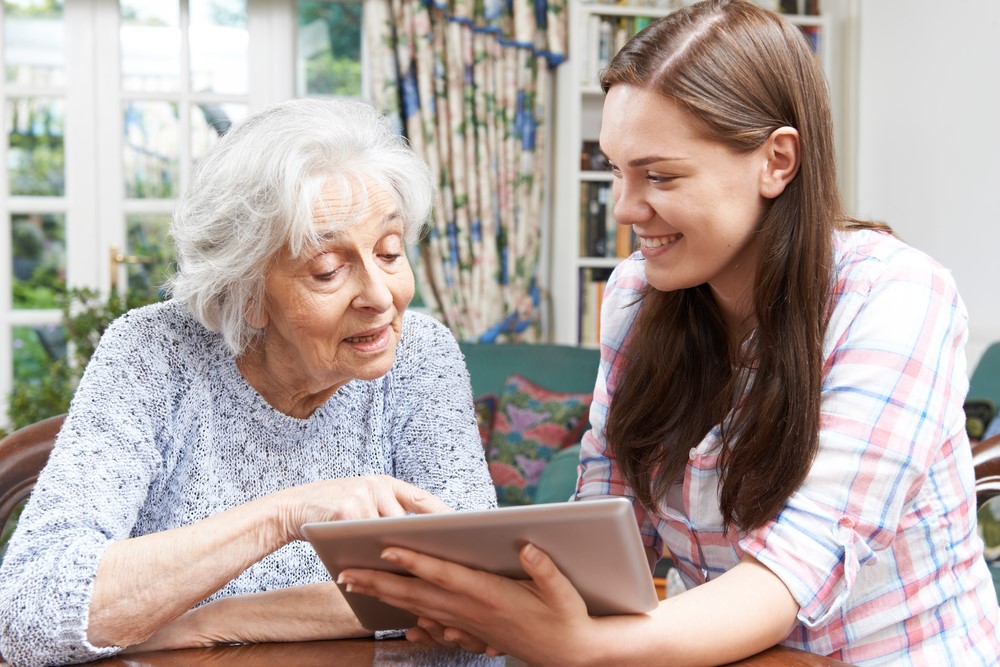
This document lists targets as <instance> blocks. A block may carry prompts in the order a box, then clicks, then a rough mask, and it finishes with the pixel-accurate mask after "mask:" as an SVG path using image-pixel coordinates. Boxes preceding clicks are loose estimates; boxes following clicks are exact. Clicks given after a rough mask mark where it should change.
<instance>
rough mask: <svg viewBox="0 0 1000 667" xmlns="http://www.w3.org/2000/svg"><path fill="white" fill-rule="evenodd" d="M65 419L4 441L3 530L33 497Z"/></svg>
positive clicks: (0, 470) (0, 467)
mask: <svg viewBox="0 0 1000 667" xmlns="http://www.w3.org/2000/svg"><path fill="white" fill-rule="evenodd" d="M65 417H66V415H57V416H55V417H49V418H48V419H43V420H42V421H40V422H35V423H34V424H29V425H28V426H25V427H23V428H19V429H18V430H16V431H14V432H13V433H11V434H10V435H8V436H7V437H5V438H4V439H3V440H0V529H2V527H3V526H5V525H6V524H7V520H8V519H10V515H11V514H12V513H13V512H14V510H15V509H16V508H17V506H18V504H20V502H21V501H22V500H24V499H25V498H27V497H28V496H29V495H30V494H31V489H32V488H34V486H35V481H36V480H37V479H38V473H39V472H41V470H42V468H44V467H45V463H46V462H47V461H48V460H49V452H51V451H52V445H53V444H54V443H55V441H56V435H57V434H58V433H59V429H60V428H62V423H63V419H64V418H65Z"/></svg>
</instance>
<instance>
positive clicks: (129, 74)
mask: <svg viewBox="0 0 1000 667" xmlns="http://www.w3.org/2000/svg"><path fill="white" fill-rule="evenodd" d="M121 18H122V22H121V34H120V38H121V50H122V87H123V88H124V89H125V90H138V91H176V90H179V89H180V75H181V69H180V68H181V65H180V63H181V31H180V8H179V5H178V3H177V1H176V0H173V2H171V1H170V0H121Z"/></svg>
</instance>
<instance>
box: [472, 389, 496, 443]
mask: <svg viewBox="0 0 1000 667" xmlns="http://www.w3.org/2000/svg"><path fill="white" fill-rule="evenodd" d="M499 402H500V399H499V397H498V396H497V395H496V394H483V395H482V396H478V397H476V399H475V400H474V401H473V402H472V404H473V407H474V408H475V410H476V423H477V424H478V425H479V438H480V439H481V440H482V441H483V447H486V446H488V445H489V444H490V435H491V434H492V433H493V421H494V419H495V418H496V414H497V404H498V403H499Z"/></svg>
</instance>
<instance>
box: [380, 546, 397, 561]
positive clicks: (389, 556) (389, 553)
mask: <svg viewBox="0 0 1000 667" xmlns="http://www.w3.org/2000/svg"><path fill="white" fill-rule="evenodd" d="M380 556H381V558H382V560H387V561H389V562H390V563H395V562H396V561H397V560H399V556H397V555H396V552H395V551H393V550H392V549H386V550H385V551H383V552H382V553H381V554H380Z"/></svg>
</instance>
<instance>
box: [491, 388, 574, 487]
mask: <svg viewBox="0 0 1000 667" xmlns="http://www.w3.org/2000/svg"><path fill="white" fill-rule="evenodd" d="M592 396H593V394H591V393H589V392H586V393H580V394H574V393H563V392H554V391H549V390H548V389H545V388H544V387H541V386H539V385H537V384H535V383H534V382H532V381H531V380H528V379H527V378H525V377H523V376H521V375H518V374H514V375H511V376H509V377H508V378H507V381H506V382H505V383H504V389H503V392H502V393H501V394H500V401H499V404H498V405H497V411H496V416H495V418H494V422H493V432H492V434H491V435H490V440H489V445H488V447H487V450H486V460H487V461H488V462H489V467H490V475H491V476H492V477H493V484H494V486H496V489H497V499H498V500H499V501H500V503H501V504H504V505H525V504H529V503H531V502H533V500H534V493H535V489H536V487H537V486H538V480H539V478H540V477H541V475H542V470H543V469H544V468H545V464H546V463H548V461H549V459H550V458H551V457H552V455H553V454H554V453H555V452H556V451H558V450H559V449H562V448H563V447H566V446H568V445H572V444H575V443H577V442H579V441H580V438H581V437H582V436H583V432H584V430H585V429H586V428H587V426H588V425H589V421H588V419H587V414H588V412H589V410H590V402H591V399H592Z"/></svg>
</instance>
